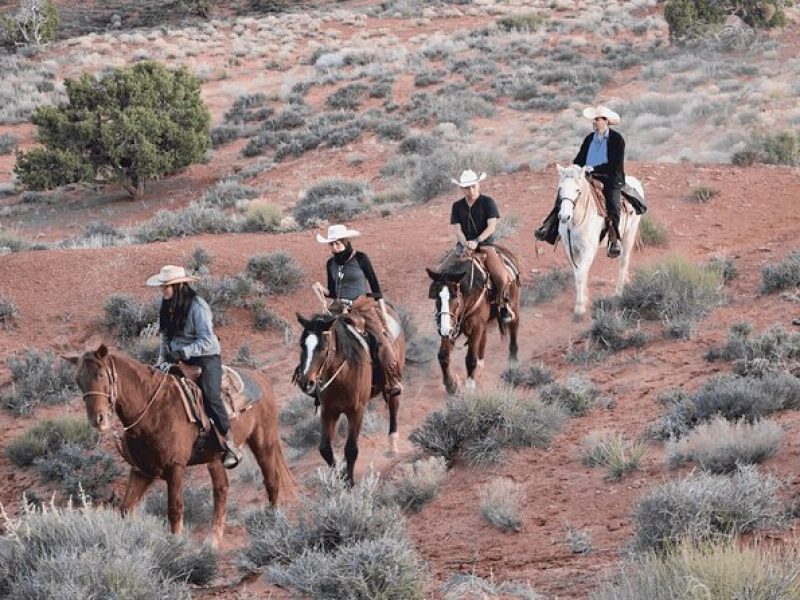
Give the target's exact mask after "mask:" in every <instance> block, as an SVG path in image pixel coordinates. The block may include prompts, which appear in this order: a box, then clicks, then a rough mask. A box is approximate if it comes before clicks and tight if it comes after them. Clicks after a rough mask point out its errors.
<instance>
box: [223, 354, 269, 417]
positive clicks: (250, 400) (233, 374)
mask: <svg viewBox="0 0 800 600" xmlns="http://www.w3.org/2000/svg"><path fill="white" fill-rule="evenodd" d="M221 387H222V398H223V400H224V402H223V404H225V410H226V411H227V413H228V418H229V419H235V418H236V417H237V416H238V415H239V414H241V413H243V412H245V411H246V410H248V409H250V408H252V407H253V405H254V404H255V403H256V402H258V401H259V400H261V388H260V387H258V385H257V384H256V382H255V381H253V379H252V377H250V376H249V375H248V374H247V373H240V372H238V371H236V370H234V369H232V368H231V367H229V366H227V365H223V367H222V386H221Z"/></svg>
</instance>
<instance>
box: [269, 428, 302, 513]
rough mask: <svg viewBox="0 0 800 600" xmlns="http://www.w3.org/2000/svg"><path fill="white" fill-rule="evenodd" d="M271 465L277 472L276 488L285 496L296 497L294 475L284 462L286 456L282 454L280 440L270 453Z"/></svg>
mask: <svg viewBox="0 0 800 600" xmlns="http://www.w3.org/2000/svg"><path fill="white" fill-rule="evenodd" d="M272 466H273V468H274V469H275V472H276V473H277V474H278V489H279V490H280V493H281V494H284V497H285V498H291V499H295V498H297V483H296V482H295V480H294V475H292V471H291V470H290V469H289V464H288V463H287V462H286V456H285V455H284V454H283V444H281V442H280V440H278V443H276V444H275V451H274V452H273V454H272Z"/></svg>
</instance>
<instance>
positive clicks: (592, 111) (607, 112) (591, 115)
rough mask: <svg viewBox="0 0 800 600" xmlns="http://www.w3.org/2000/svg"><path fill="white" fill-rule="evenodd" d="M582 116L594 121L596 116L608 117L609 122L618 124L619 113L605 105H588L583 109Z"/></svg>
mask: <svg viewBox="0 0 800 600" xmlns="http://www.w3.org/2000/svg"><path fill="white" fill-rule="evenodd" d="M583 116H584V117H586V118H587V119H589V120H590V121H594V120H595V119H596V118H597V117H605V118H606V119H608V122H609V124H611V125H618V124H619V120H620V119H619V115H618V114H617V113H615V112H614V111H613V110H611V109H610V108H608V107H606V106H602V105H598V106H597V107H593V106H590V107H588V108H584V109H583Z"/></svg>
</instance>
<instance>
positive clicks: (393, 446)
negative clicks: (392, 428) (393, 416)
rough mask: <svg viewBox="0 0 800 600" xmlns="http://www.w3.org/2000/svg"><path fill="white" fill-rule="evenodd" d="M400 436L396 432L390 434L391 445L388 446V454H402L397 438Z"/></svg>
mask: <svg viewBox="0 0 800 600" xmlns="http://www.w3.org/2000/svg"><path fill="white" fill-rule="evenodd" d="M399 437H400V436H398V435H397V434H396V433H390V434H389V445H388V446H387V447H386V456H397V455H398V454H400V450H399V449H398V446H397V439H398V438H399Z"/></svg>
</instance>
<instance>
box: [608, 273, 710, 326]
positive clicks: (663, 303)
mask: <svg viewBox="0 0 800 600" xmlns="http://www.w3.org/2000/svg"><path fill="white" fill-rule="evenodd" d="M721 300H722V274H721V273H720V272H719V271H717V270H715V269H712V268H709V267H707V266H701V265H693V264H692V263H690V262H689V261H687V260H686V259H683V258H681V257H671V258H667V259H665V260H663V261H662V262H660V263H658V264H656V265H653V266H651V267H648V268H644V269H639V270H638V271H637V273H636V276H635V277H634V279H633V281H632V282H631V283H630V284H629V285H627V286H625V289H624V290H623V292H622V296H621V298H620V308H622V309H627V310H630V311H633V314H638V315H639V316H641V317H642V318H644V319H650V320H658V321H663V322H664V323H665V325H666V328H667V332H668V333H669V334H670V335H672V336H673V337H681V338H686V337H688V336H689V335H691V333H692V331H693V329H694V327H695V325H696V323H697V321H698V320H699V319H701V318H702V317H703V316H705V314H706V313H707V312H708V311H709V310H710V309H711V308H712V307H713V306H715V305H717V304H719V303H720V302H721Z"/></svg>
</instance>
